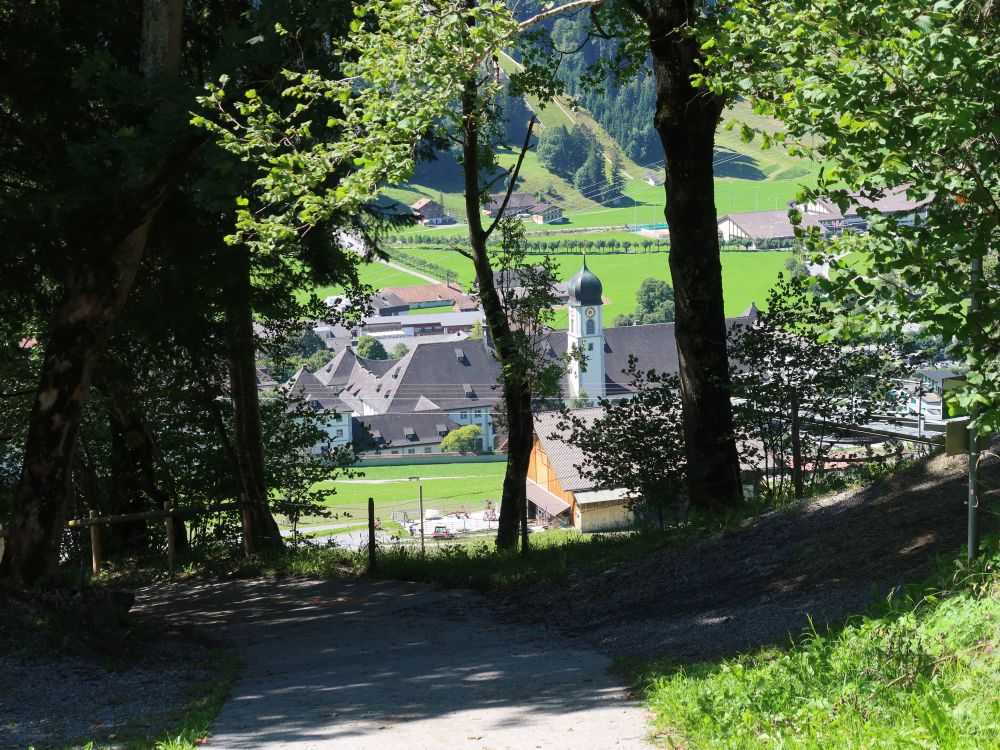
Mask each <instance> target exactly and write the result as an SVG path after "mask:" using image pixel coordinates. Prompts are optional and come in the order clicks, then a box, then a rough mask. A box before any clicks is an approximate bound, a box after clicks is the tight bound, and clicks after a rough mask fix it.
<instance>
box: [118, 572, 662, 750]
mask: <svg viewBox="0 0 1000 750" xmlns="http://www.w3.org/2000/svg"><path fill="white" fill-rule="evenodd" d="M137 610H138V611H139V612H141V613H148V614H150V615H154V616H157V617H161V618H165V619H167V620H168V621H172V622H173V623H174V624H177V625H185V626H194V627H197V628H202V629H204V630H205V631H206V632H209V633H212V634H214V635H215V636H217V637H219V638H220V639H222V640H224V641H225V642H226V643H228V644H229V645H231V646H233V647H234V648H236V649H237V651H238V652H239V653H240V655H241V658H242V660H243V665H244V669H243V671H242V674H241V676H240V678H239V679H238V680H237V683H236V684H235V685H234V689H233V692H232V694H231V696H230V698H229V700H228V701H227V703H226V704H225V706H224V707H223V709H222V711H221V713H220V714H219V717H218V720H217V722H216V725H215V727H214V729H213V736H212V738H211V739H210V740H209V742H208V746H210V747H219V748H278V747H295V748H341V747H343V748H352V749H354V748H357V749H358V750H364V749H365V748H376V747H378V748H393V747H394V746H398V747H405V748H406V750H414V749H415V748H463V747H468V748H475V749H476V750H480V749H481V748H490V749H491V750H500V749H501V748H512V749H516V750H521V748H615V747H617V748H640V747H646V745H645V743H644V741H643V737H644V735H645V733H646V731H647V728H646V726H645V720H644V715H643V712H642V711H641V710H640V709H639V708H638V707H636V706H635V704H634V702H633V701H632V700H631V699H630V696H629V695H628V693H627V691H626V689H625V688H623V687H622V685H621V684H620V682H619V681H618V680H616V679H615V678H614V677H613V676H611V675H610V674H609V673H608V667H609V666H610V661H609V659H608V658H607V657H606V656H603V655H599V654H597V653H595V652H592V651H587V650H581V649H573V648H568V647H567V644H566V641H565V639H563V638H561V637H559V636H558V635H554V634H553V633H552V632H551V631H544V630H542V629H537V628H531V627H527V626H524V625H515V624H510V623H509V622H508V623H503V622H500V621H498V619H497V618H496V617H495V615H494V612H493V609H492V607H491V606H490V604H489V602H488V601H487V600H485V599H484V598H483V597H481V596H479V595H476V594H472V593H469V592H454V591H446V592H441V591H434V590H432V589H430V588H428V587H425V586H422V585H419V584H404V583H395V582H380V581H371V580H367V579H332V580H325V581H313V580H303V579H285V580H279V581H233V582H226V583H212V584H177V585H166V586H159V587H156V588H150V589H147V590H144V591H143V592H141V594H140V599H139V604H138V606H137Z"/></svg>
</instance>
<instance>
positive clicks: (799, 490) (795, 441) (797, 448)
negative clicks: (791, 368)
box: [789, 388, 805, 500]
mask: <svg viewBox="0 0 1000 750" xmlns="http://www.w3.org/2000/svg"><path fill="white" fill-rule="evenodd" d="M789 401H790V403H789V408H790V409H791V412H792V413H791V431H792V490H793V492H794V493H795V499H796V500H801V499H802V498H803V497H804V496H805V492H804V491H803V487H802V432H801V428H800V426H799V394H798V391H796V390H795V389H794V388H792V393H791V397H790V399H789Z"/></svg>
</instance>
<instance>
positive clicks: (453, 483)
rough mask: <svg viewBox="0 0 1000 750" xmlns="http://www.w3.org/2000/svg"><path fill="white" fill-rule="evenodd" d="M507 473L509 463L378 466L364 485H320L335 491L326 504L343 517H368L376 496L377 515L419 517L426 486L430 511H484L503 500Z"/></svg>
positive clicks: (367, 472) (337, 482) (338, 482)
mask: <svg viewBox="0 0 1000 750" xmlns="http://www.w3.org/2000/svg"><path fill="white" fill-rule="evenodd" d="M505 470H506V464H505V463H503V462H491V463H455V464H426V465H419V464H418V465H412V464H411V465H406V466H376V467H371V468H366V469H364V472H365V476H364V477H363V478H362V481H357V480H331V481H327V482H320V483H318V484H317V485H315V486H316V487H317V488H319V489H330V490H333V491H334V492H332V493H331V494H329V495H327V496H326V499H325V502H324V504H325V505H326V506H327V507H328V508H330V510H332V511H333V512H335V513H337V514H345V513H346V514H350V516H349V517H351V518H364V517H367V514H368V498H369V497H371V498H374V499H375V512H376V513H377V514H378V515H379V516H380V517H382V518H383V519H387V518H389V517H390V516H391V515H392V511H394V510H396V511H402V510H406V511H410V515H411V516H416V515H417V514H416V512H415V511H416V509H417V507H418V506H419V502H418V493H419V487H420V486H422V487H423V491H424V508H425V509H426V508H435V509H437V510H440V511H442V512H444V513H448V512H451V511H454V510H458V509H460V508H464V509H466V510H469V511H473V510H482V508H483V505H484V501H486V500H494V501H499V499H500V490H501V488H502V486H503V475H504V471H505ZM408 477H420V479H419V480H410V479H408ZM372 480H389V481H386V482H385V483H375V482H373V481H372ZM315 520H316V521H319V519H315Z"/></svg>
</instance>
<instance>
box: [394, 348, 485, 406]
mask: <svg viewBox="0 0 1000 750" xmlns="http://www.w3.org/2000/svg"><path fill="white" fill-rule="evenodd" d="M499 376H500V364H499V363H498V362H497V360H496V358H495V357H494V356H493V353H492V352H490V351H489V349H487V348H486V346H485V344H484V343H483V342H482V341H470V340H466V341H461V342H441V343H438V344H421V345H420V346H418V347H416V348H414V349H413V350H412V351H410V352H409V353H407V355H406V356H405V357H403V358H402V359H401V360H399V363H398V366H397V367H395V368H393V369H392V370H391V371H390V372H388V373H387V374H386V376H385V377H384V378H383V379H382V380H383V382H385V383H386V387H387V388H389V390H390V395H389V399H388V404H387V407H388V409H391V410H392V411H394V412H404V411H414V410H415V409H416V408H417V405H418V404H422V405H424V406H426V401H431V402H433V403H435V404H437V405H438V406H439V407H440V408H441V409H444V410H449V409H466V408H469V409H475V408H480V407H487V406H493V405H494V404H495V403H496V402H497V401H498V400H499V398H500V394H499V392H498V391H497V390H496V388H495V386H496V383H497V378H499ZM422 398H423V399H425V401H424V402H421V399H422Z"/></svg>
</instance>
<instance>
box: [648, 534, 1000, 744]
mask: <svg viewBox="0 0 1000 750" xmlns="http://www.w3.org/2000/svg"><path fill="white" fill-rule="evenodd" d="M988 549H990V550H991V553H992V554H991V556H987V557H986V558H985V559H981V560H980V561H978V562H977V563H976V564H975V565H972V566H966V565H964V564H957V565H956V567H955V568H953V569H952V570H953V571H954V573H953V575H950V576H941V578H940V579H939V580H937V581H935V582H934V584H933V585H932V586H931V587H929V588H927V589H924V590H923V591H921V592H919V593H917V592H909V593H906V594H904V595H897V596H895V597H892V598H890V599H889V600H888V601H887V602H886V603H885V604H884V605H883V606H882V607H881V608H879V610H877V611H873V612H872V613H870V614H869V615H867V616H865V617H862V618H858V619H854V620H852V621H850V622H849V623H848V624H847V625H845V626H844V627H843V628H841V629H839V630H834V631H832V632H829V633H821V632H819V631H817V630H815V629H813V630H811V631H810V632H808V633H807V634H806V635H805V636H804V637H803V638H802V639H801V640H800V641H799V642H798V643H796V644H795V645H794V646H792V647H791V648H788V649H786V650H781V649H768V650H764V651H761V652H759V653H756V654H752V655H746V656H740V657H738V658H734V659H727V660H724V661H719V662H712V663H707V664H700V665H698V666H694V667H690V668H683V669H667V668H662V667H659V668H653V669H651V670H650V671H649V673H648V674H647V676H646V677H645V682H646V684H647V686H648V700H649V705H650V707H651V708H652V709H653V711H654V713H655V722H656V725H657V729H658V730H659V732H660V735H661V738H665V739H666V740H667V744H668V746H673V747H692V748H693V747H727V748H765V747H767V748H772V747H782V748H859V747H885V748H889V747H892V748H897V747H923V748H973V747H996V746H997V742H998V740H997V738H998V737H1000V701H998V700H997V685H998V681H1000V651H998V647H1000V630H998V625H997V623H998V621H1000V579H998V577H997V575H996V568H997V566H998V565H1000V552H998V548H997V544H996V542H993V543H992V544H990V545H988ZM930 591H933V593H928V592H930Z"/></svg>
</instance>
